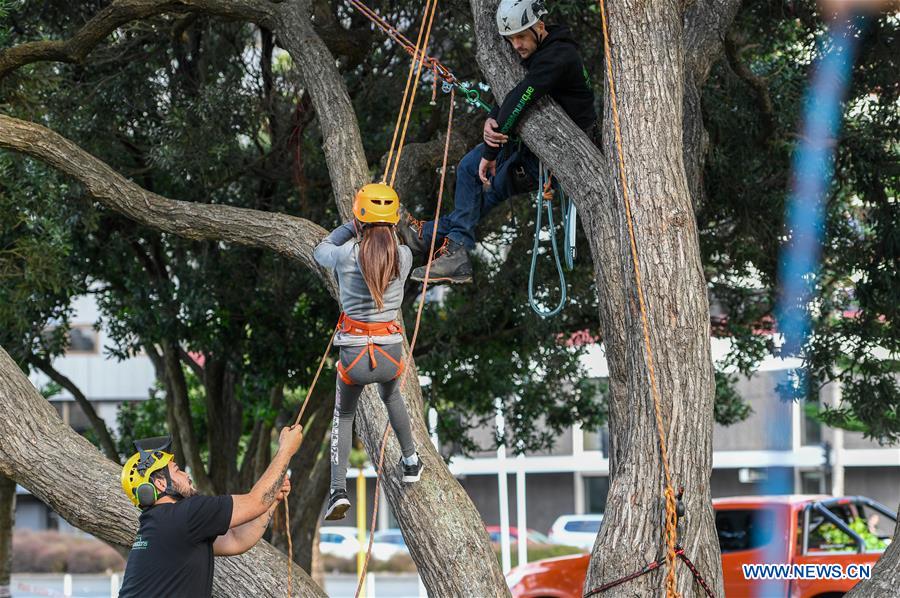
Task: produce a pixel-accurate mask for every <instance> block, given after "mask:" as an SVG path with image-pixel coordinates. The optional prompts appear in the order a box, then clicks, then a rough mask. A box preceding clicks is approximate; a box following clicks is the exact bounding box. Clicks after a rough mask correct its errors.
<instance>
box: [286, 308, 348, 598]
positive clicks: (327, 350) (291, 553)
mask: <svg viewBox="0 0 900 598" xmlns="http://www.w3.org/2000/svg"><path fill="white" fill-rule="evenodd" d="M339 327H340V324H339V325H338V326H335V327H334V332H332V333H331V338H330V339H329V340H328V346H327V347H326V348H325V353H323V354H322V359H321V360H320V361H319V368H318V369H317V370H316V375H315V376H313V381H312V384H310V385H309V390H308V391H307V392H306V398H304V399H303V404H302V405H301V406H300V413H298V414H297V419H295V420H294V425H295V426H296V425H298V424H299V423H300V418H302V417H303V412H304V411H306V405H307V403H309V399H310V397H312V393H313V390H315V388H316V382H318V381H319V375H320V374H321V373H322V368H323V367H325V361H326V360H327V359H328V354H329V353H330V352H331V345H332V344H333V343H334V337H335V335H337V331H338V328H339ZM301 442H302V441H301ZM284 533H285V535H286V536H287V543H288V553H287V570H288V592H287V595H288V598H291V585H292V582H293V562H294V546H293V542H292V541H291V511H290V507H289V506H288V497H287V496H285V497H284Z"/></svg>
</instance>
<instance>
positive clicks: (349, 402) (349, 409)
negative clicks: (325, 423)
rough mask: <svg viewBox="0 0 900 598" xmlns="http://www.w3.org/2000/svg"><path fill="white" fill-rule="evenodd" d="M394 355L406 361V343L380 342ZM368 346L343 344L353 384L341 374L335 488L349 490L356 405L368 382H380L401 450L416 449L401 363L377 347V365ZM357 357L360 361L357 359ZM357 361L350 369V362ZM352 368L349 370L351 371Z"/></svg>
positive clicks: (334, 427) (333, 448)
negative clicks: (399, 372) (402, 389)
mask: <svg viewBox="0 0 900 598" xmlns="http://www.w3.org/2000/svg"><path fill="white" fill-rule="evenodd" d="M377 347H380V348H381V349H382V350H384V351H385V352H386V353H387V354H388V355H390V356H391V358H392V359H393V360H394V361H396V362H398V363H403V361H402V360H403V344H402V343H395V344H392V345H378V346H377ZM368 352H369V348H368V347H367V346H362V347H341V365H342V366H343V369H344V371H345V372H346V375H347V376H349V377H350V378H351V380H352V382H353V384H347V383H346V382H344V380H342V379H341V376H340V375H338V379H337V398H336V400H335V404H334V421H333V422H332V424H331V489H332V490H346V489H347V488H346V487H347V461H348V460H349V459H350V445H351V443H352V440H353V418H354V416H355V415H356V405H357V403H358V402H359V395H360V394H362V391H363V389H364V388H365V386H366V384H372V383H377V384H378V394H379V395H380V396H381V400H382V401H384V405H385V407H387V412H388V418H390V420H391V427H392V428H393V429H394V434H396V435H397V440H399V441H400V449H401V451H402V452H403V456H404V457H411V456H412V455H413V454H415V452H416V445H415V442H414V441H413V435H412V428H411V427H410V424H409V414H408V413H407V412H406V405H405V404H404V403H403V397H402V396H401V395H400V378H399V377H398V376H397V366H396V364H394V363H393V362H391V360H390V359H388V358H387V357H386V356H385V355H384V353H382V352H381V351H379V350H378V348H375V349H374V354H375V362H376V365H375V367H373V365H372V362H371V360H370V357H369V355H362V356H360V353H368ZM357 358H359V359H358V361H357ZM354 361H356V364H355V365H354V366H353V367H352V368H350V364H352V363H353V362H354ZM348 369H349V371H347V370H348Z"/></svg>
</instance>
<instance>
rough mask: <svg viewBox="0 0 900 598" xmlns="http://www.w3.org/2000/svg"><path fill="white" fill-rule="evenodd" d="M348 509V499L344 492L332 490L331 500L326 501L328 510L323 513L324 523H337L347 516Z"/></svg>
mask: <svg viewBox="0 0 900 598" xmlns="http://www.w3.org/2000/svg"><path fill="white" fill-rule="evenodd" d="M349 508H350V499H349V498H347V492H346V491H345V490H332V491H331V498H330V499H329V500H328V510H327V511H325V520H326V521H337V520H338V519H343V518H344V517H345V516H346V515H347V510H348V509H349Z"/></svg>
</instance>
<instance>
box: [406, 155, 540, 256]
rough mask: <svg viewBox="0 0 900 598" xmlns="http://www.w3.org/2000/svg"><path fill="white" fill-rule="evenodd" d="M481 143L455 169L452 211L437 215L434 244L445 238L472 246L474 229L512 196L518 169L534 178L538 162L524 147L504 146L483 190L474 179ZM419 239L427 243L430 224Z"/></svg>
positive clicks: (479, 157)
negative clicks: (487, 184) (488, 182)
mask: <svg viewBox="0 0 900 598" xmlns="http://www.w3.org/2000/svg"><path fill="white" fill-rule="evenodd" d="M483 150H484V144H483V143H479V144H478V145H477V146H476V147H475V148H474V149H473V150H471V151H470V152H469V153H468V154H466V155H465V156H463V159H462V160H460V161H459V166H458V167H457V168H456V193H455V194H454V196H453V200H454V205H453V211H452V212H450V213H449V214H447V215H446V216H441V219H440V220H439V221H438V226H437V236H438V241H440V240H441V239H442V238H444V237H448V238H449V239H450V240H451V241H454V242H456V243H460V244H462V245H464V246H465V247H466V249H472V248H474V247H475V227H476V226H477V225H478V223H479V222H481V219H482V218H484V217H485V216H487V215H488V213H489V212H490V211H491V210H493V209H494V208H495V207H496V206H497V205H498V204H499V203H500V202H502V201H503V200H505V199H508V198H509V197H510V196H511V195H513V193H514V190H513V185H512V182H513V177H514V176H515V171H516V169H517V168H518V167H522V168H524V170H525V172H526V173H528V174H529V175H530V176H532V177H533V178H534V179H535V180H537V179H538V168H540V166H539V165H540V161H539V160H538V157H537V156H535V155H534V154H533V153H531V150H529V149H528V148H527V147H526V146H525V145H524V144H520V143H507V144H506V146H504V148H503V150H502V151H501V152H500V155H499V156H497V174H495V175H494V177H493V178H492V179H491V184H490V186H488V187H485V186H484V185H482V183H481V179H480V178H479V177H478V165H479V163H480V162H481V153H482V151H483ZM422 233H423V234H422V238H423V239H424V240H425V242H426V243H430V242H431V235H432V234H434V222H433V221H429V222H426V223H425V224H424V225H423V227H422Z"/></svg>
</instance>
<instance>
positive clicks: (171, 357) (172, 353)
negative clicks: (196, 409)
mask: <svg viewBox="0 0 900 598" xmlns="http://www.w3.org/2000/svg"><path fill="white" fill-rule="evenodd" d="M179 349H180V347H179V346H178V344H177V343H175V342H172V341H168V340H167V341H164V344H163V346H162V359H163V364H164V367H165V373H166V379H167V385H166V389H167V391H168V392H169V393H170V394H171V397H169V398H170V401H171V403H170V404H171V405H172V414H173V416H174V418H175V423H176V424H177V433H178V435H179V437H180V438H181V448H182V451H183V452H182V454H183V455H184V459H185V462H186V463H187V464H188V465H189V466H190V467H191V470H192V477H193V479H194V481H195V482H196V484H197V488H199V489H200V491H201V492H211V491H212V490H213V483H212V480H211V479H210V477H209V475H208V474H207V472H206V466H205V465H204V464H203V458H202V457H201V456H200V444H199V442H198V441H197V435H196V434H195V433H194V420H193V418H192V417H191V405H190V400H189V397H188V388H187V380H186V379H185V377H184V370H183V369H181V361H180V359H179V358H178V352H179ZM173 433H174V432H173ZM215 490H219V489H218V488H216V489H215Z"/></svg>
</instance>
